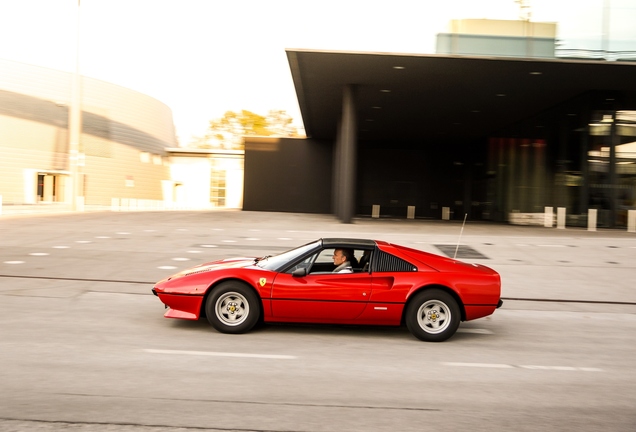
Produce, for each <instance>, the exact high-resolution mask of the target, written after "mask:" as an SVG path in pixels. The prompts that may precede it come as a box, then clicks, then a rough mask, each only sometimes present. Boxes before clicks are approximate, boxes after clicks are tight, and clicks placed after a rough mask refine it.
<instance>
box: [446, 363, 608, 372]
mask: <svg viewBox="0 0 636 432" xmlns="http://www.w3.org/2000/svg"><path fill="white" fill-rule="evenodd" d="M442 365H444V366H459V367H475V368H497V369H530V370H548V371H582V372H602V371H603V369H599V368H591V367H576V366H539V365H510V364H503V363H457V362H442Z"/></svg>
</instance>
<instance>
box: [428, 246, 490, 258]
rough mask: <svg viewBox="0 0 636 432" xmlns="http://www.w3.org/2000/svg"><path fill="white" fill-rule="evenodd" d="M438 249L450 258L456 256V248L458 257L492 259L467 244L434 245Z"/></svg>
mask: <svg viewBox="0 0 636 432" xmlns="http://www.w3.org/2000/svg"><path fill="white" fill-rule="evenodd" d="M434 246H435V247H436V248H437V249H439V250H440V251H442V253H443V254H444V255H446V256H448V257H450V258H453V257H455V249H457V256H456V257H455V258H457V259H490V258H488V257H487V256H486V255H483V254H481V253H479V252H477V251H476V250H475V249H473V248H472V247H470V246H466V245H459V248H458V247H457V245H434Z"/></svg>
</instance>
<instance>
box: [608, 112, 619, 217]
mask: <svg viewBox="0 0 636 432" xmlns="http://www.w3.org/2000/svg"><path fill="white" fill-rule="evenodd" d="M611 131H612V132H611V136H610V146H609V148H610V157H609V185H608V186H609V204H610V220H609V226H610V228H614V227H615V226H616V217H617V213H618V189H617V187H618V175H617V172H616V146H618V145H619V144H620V141H619V140H620V137H619V136H618V133H617V131H616V111H614V114H613V116H612V127H611Z"/></svg>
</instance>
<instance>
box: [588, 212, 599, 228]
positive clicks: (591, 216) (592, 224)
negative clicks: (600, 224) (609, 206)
mask: <svg viewBox="0 0 636 432" xmlns="http://www.w3.org/2000/svg"><path fill="white" fill-rule="evenodd" d="M597 214H598V210H596V209H588V210H587V230H588V231H596V217H597Z"/></svg>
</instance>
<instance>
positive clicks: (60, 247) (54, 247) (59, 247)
mask: <svg viewBox="0 0 636 432" xmlns="http://www.w3.org/2000/svg"><path fill="white" fill-rule="evenodd" d="M68 248H69V246H53V249H68Z"/></svg>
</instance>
